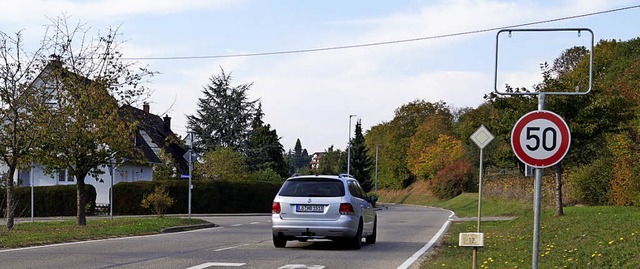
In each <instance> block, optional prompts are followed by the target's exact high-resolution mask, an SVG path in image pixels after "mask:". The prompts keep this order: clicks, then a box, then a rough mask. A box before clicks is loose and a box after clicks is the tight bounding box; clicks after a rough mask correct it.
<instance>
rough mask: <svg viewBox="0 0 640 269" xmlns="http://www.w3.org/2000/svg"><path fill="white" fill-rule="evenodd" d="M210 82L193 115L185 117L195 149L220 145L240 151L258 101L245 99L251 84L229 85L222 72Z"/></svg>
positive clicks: (200, 149) (229, 76)
mask: <svg viewBox="0 0 640 269" xmlns="http://www.w3.org/2000/svg"><path fill="white" fill-rule="evenodd" d="M209 83H210V84H209V85H207V86H206V87H205V88H204V89H203V90H202V93H203V94H204V97H203V98H199V99H198V110H197V112H196V114H195V115H189V116H187V121H188V123H187V124H188V126H189V128H190V129H191V130H193V132H194V133H195V134H196V135H197V137H198V138H199V139H198V140H197V141H196V143H195V146H196V150H198V151H207V150H213V149H215V148H217V147H219V146H220V147H225V148H231V149H233V150H240V151H242V149H243V148H242V147H243V146H244V145H245V143H246V140H247V136H248V133H249V130H250V127H251V121H252V119H253V118H254V114H255V113H256V108H255V105H256V102H258V101H257V100H254V101H249V100H248V98H247V92H248V91H249V89H250V88H251V85H252V84H241V85H238V86H231V75H230V74H226V73H225V72H224V70H222V69H221V71H220V74H219V75H214V76H212V77H211V79H210V82H209Z"/></svg>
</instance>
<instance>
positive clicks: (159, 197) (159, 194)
mask: <svg viewBox="0 0 640 269" xmlns="http://www.w3.org/2000/svg"><path fill="white" fill-rule="evenodd" d="M173 202H174V200H173V198H172V197H171V196H169V193H167V191H166V190H165V189H164V187H163V186H156V189H155V191H154V192H152V193H150V194H148V195H145V196H144V199H142V203H141V205H142V207H144V208H152V210H153V212H154V213H156V215H158V216H160V217H161V216H164V213H165V212H166V211H167V209H168V208H169V207H170V206H171V205H173Z"/></svg>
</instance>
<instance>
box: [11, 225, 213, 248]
mask: <svg viewBox="0 0 640 269" xmlns="http://www.w3.org/2000/svg"><path fill="white" fill-rule="evenodd" d="M217 229H222V227H213V228H206V229H196V230H190V231H184V232H175V233H166V234H151V235H138V236H129V237H117V238H106V239H96V240H87V241H77V242H68V243H59V244H51V245H42V246H33V247H24V248H10V249H4V250H0V253H5V252H16V251H22V250H31V249H40V248H52V247H60V246H71V245H80V244H89V243H96V242H105V241H120V240H129V239H136V240H137V239H138V238H142V237H159V236H168V235H175V234H182V233H195V232H202V231H209V230H217Z"/></svg>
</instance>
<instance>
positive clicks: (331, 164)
mask: <svg viewBox="0 0 640 269" xmlns="http://www.w3.org/2000/svg"><path fill="white" fill-rule="evenodd" d="M346 159H347V153H346V152H344V151H341V150H339V149H334V148H333V145H331V146H330V147H329V148H328V149H326V150H325V154H324V156H322V159H320V163H319V164H318V174H323V175H337V174H340V171H344V170H345V169H347V163H346Z"/></svg>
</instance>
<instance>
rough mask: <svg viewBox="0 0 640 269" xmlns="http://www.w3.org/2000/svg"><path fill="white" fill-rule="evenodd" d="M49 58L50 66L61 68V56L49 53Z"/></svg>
mask: <svg viewBox="0 0 640 269" xmlns="http://www.w3.org/2000/svg"><path fill="white" fill-rule="evenodd" d="M49 58H50V59H51V60H49V61H50V63H51V66H52V67H54V68H62V57H60V55H56V54H51V56H49Z"/></svg>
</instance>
